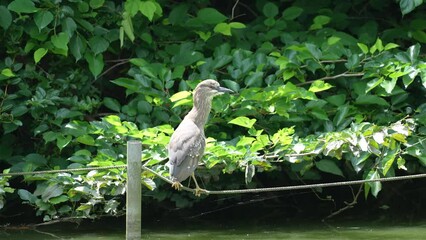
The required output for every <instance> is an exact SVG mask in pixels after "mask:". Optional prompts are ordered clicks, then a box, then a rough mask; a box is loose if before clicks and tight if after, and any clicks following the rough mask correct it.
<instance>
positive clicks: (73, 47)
mask: <svg viewBox="0 0 426 240" xmlns="http://www.w3.org/2000/svg"><path fill="white" fill-rule="evenodd" d="M70 51H71V54H72V55H73V56H74V58H75V60H76V61H78V60H80V59H81V58H82V57H83V55H84V53H85V51H86V42H85V41H83V40H82V39H81V37H80V36H79V35H77V34H76V35H75V36H74V37H73V38H71V41H70Z"/></svg>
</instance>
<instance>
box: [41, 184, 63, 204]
mask: <svg viewBox="0 0 426 240" xmlns="http://www.w3.org/2000/svg"><path fill="white" fill-rule="evenodd" d="M63 191H64V187H62V186H61V185H59V184H51V185H50V186H48V187H47V188H46V189H45V190H44V191H43V193H42V194H41V199H42V200H43V202H47V201H48V200H49V199H51V198H54V197H57V196H60V195H62V193H63Z"/></svg>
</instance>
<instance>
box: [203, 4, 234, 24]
mask: <svg viewBox="0 0 426 240" xmlns="http://www.w3.org/2000/svg"><path fill="white" fill-rule="evenodd" d="M197 18H198V19H200V21H202V22H203V23H206V24H212V25H213V24H218V23H221V22H223V21H225V20H226V19H228V18H227V17H226V16H225V15H223V14H222V13H220V12H219V11H217V10H216V9H214V8H203V9H201V10H200V11H198V13H197Z"/></svg>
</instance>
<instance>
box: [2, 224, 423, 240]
mask: <svg viewBox="0 0 426 240" xmlns="http://www.w3.org/2000/svg"><path fill="white" fill-rule="evenodd" d="M123 227H124V226H122V224H120V226H114V225H111V224H108V225H104V226H102V225H99V224H93V225H92V224H84V225H80V226H78V227H77V226H76V225H68V224H65V225H54V226H47V227H39V228H37V229H36V230H10V229H9V230H0V239H2V240H21V239H22V240H27V239H28V240H33V239H37V240H38V239H69V240H71V239H75V240H89V239H90V240H92V239H104V240H118V239H125V229H124V228H123ZM142 239H176V240H177V239H203V240H207V239H261V240H269V239H296V240H302V239H358V240H359V239H369V240H374V239H380V240H383V239H386V240H390V239H426V223H421V224H420V223H419V224H410V225H404V224H402V225H386V224H380V225H376V224H372V225H370V224H368V222H364V223H361V224H359V223H358V224H357V223H351V222H345V223H341V224H339V223H333V224H331V225H329V224H323V223H318V224H303V223H301V224H298V225H294V226H289V225H276V224H275V226H262V225H256V226H250V227H238V228H234V227H231V226H222V227H220V226H211V227H209V228H206V226H203V227H200V228H197V227H196V226H190V227H180V228H176V227H173V226H169V225H168V226H165V227H164V228H163V227H162V226H161V225H158V226H155V227H152V228H143V233H142Z"/></svg>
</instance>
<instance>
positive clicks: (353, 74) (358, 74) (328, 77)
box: [296, 72, 364, 86]
mask: <svg viewBox="0 0 426 240" xmlns="http://www.w3.org/2000/svg"><path fill="white" fill-rule="evenodd" d="M360 76H364V73H363V72H357V73H349V72H344V73H341V74H337V75H334V76H326V77H322V78H319V79H315V80H312V81H307V82H303V83H299V84H297V85H296V86H303V85H306V84H310V83H313V82H315V81H318V80H332V79H336V78H341V77H360Z"/></svg>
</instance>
